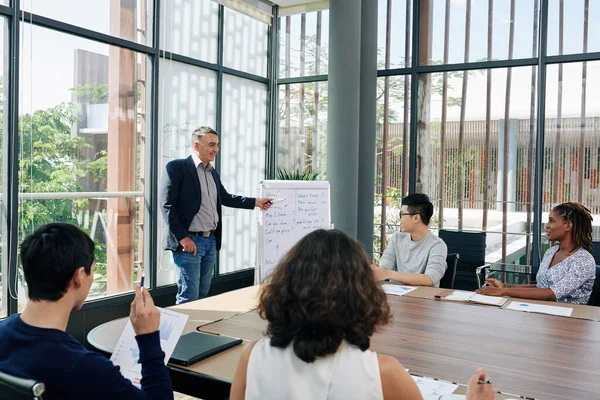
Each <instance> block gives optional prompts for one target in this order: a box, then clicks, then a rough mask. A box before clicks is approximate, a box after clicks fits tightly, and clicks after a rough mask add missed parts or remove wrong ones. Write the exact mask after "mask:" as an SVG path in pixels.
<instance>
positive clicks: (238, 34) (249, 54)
mask: <svg viewBox="0 0 600 400" xmlns="http://www.w3.org/2000/svg"><path fill="white" fill-rule="evenodd" d="M224 29H225V33H224V36H225V37H224V38H223V52H224V61H223V65H224V66H225V67H229V68H233V69H237V70H240V71H244V72H248V73H250V74H255V75H260V76H267V45H268V42H269V26H268V25H266V24H263V23H262V22H260V21H257V20H256V19H254V18H252V17H248V16H246V15H244V14H241V13H239V12H237V11H233V10H230V9H229V8H225V26H224Z"/></svg>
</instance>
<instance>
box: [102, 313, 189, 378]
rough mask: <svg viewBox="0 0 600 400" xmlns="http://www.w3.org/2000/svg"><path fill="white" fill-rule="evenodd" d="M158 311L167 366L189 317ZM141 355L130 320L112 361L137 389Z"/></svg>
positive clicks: (162, 346) (161, 342)
mask: <svg viewBox="0 0 600 400" xmlns="http://www.w3.org/2000/svg"><path fill="white" fill-rule="evenodd" d="M158 310H159V311H160V325H159V327H158V331H159V334H160V347H161V348H162V351H164V352H165V364H167V362H168V361H169V358H171V354H173V350H174V349H175V346H176V345H177V342H178V341H179V337H180V336H181V333H182V332H183V328H185V324H186V323H187V320H188V318H189V316H188V315H186V314H182V313H178V312H174V311H171V310H166V309H164V308H160V307H158ZM139 355H140V349H139V348H138V345H137V341H136V340H135V332H134V330H133V326H132V325H131V320H128V321H127V325H125V328H124V329H123V332H122V333H121V337H120V338H119V342H118V343H117V346H116V347H115V350H114V351H113V353H112V356H111V357H110V361H112V363H113V364H114V365H116V366H117V367H120V369H121V374H122V375H123V376H124V377H125V378H127V379H129V380H130V381H131V383H133V384H134V385H135V386H137V387H140V382H141V380H142V364H140V363H138V359H139Z"/></svg>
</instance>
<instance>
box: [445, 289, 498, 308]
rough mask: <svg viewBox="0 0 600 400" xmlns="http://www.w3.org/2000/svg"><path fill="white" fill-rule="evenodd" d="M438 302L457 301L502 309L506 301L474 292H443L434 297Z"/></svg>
mask: <svg viewBox="0 0 600 400" xmlns="http://www.w3.org/2000/svg"><path fill="white" fill-rule="evenodd" d="M435 298H436V299H438V300H448V301H459V302H464V303H477V304H485V305H488V306H496V307H502V305H503V304H504V303H506V301H507V300H508V299H507V298H505V297H496V296H485V295H482V294H477V293H475V292H464V291H461V290H450V289H449V290H444V291H443V292H440V293H438V294H436V295H435Z"/></svg>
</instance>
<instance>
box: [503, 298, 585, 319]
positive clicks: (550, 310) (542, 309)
mask: <svg viewBox="0 0 600 400" xmlns="http://www.w3.org/2000/svg"><path fill="white" fill-rule="evenodd" d="M506 309H507V310H517V311H526V312H535V313H542V314H552V315H562V316H563V317H569V316H571V313H572V312H573V309H572V308H570V307H556V306H544V305H542V304H533V303H522V302H520V301H513V302H511V303H510V304H509V305H508V307H506Z"/></svg>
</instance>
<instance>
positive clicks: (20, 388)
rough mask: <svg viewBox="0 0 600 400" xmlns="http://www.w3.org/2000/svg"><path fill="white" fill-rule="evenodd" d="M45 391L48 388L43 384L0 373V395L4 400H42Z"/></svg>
mask: <svg viewBox="0 0 600 400" xmlns="http://www.w3.org/2000/svg"><path fill="white" fill-rule="evenodd" d="M45 391H46V386H44V384H43V383H41V382H36V381H35V380H33V379H24V378H18V377H16V376H12V375H9V374H7V373H5V372H0V393H2V396H1V397H2V399H3V400H42V395H43V394H44V392H45Z"/></svg>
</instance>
